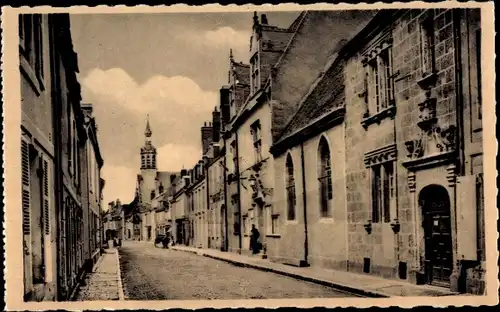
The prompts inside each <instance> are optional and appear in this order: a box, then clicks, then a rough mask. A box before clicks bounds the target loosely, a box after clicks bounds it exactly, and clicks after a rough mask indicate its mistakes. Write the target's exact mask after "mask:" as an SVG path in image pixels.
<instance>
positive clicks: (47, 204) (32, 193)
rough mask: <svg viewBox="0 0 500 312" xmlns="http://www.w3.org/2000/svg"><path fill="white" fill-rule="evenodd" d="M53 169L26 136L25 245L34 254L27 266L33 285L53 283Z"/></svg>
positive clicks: (23, 172) (23, 141)
mask: <svg viewBox="0 0 500 312" xmlns="http://www.w3.org/2000/svg"><path fill="white" fill-rule="evenodd" d="M51 168H52V166H51V163H50V162H49V159H48V158H47V157H45V156H44V155H43V154H41V153H40V152H39V151H37V150H36V149H35V147H34V146H33V145H32V144H31V142H30V139H29V138H27V137H25V136H22V137H21V177H22V179H21V180H22V189H21V191H22V212H23V234H24V237H23V245H24V248H25V250H26V251H27V252H28V255H30V259H26V260H27V261H26V262H25V263H26V264H28V265H31V270H30V273H31V282H32V283H33V284H39V283H45V282H51V281H52V273H53V272H52V244H51V224H50V212H51V207H52V201H51V198H52V197H51V196H52V192H51V183H52V174H51V173H52V172H51ZM27 272H28V271H25V274H26V273H27ZM26 277H27V276H26Z"/></svg>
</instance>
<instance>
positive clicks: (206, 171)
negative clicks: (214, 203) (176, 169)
mask: <svg viewBox="0 0 500 312" xmlns="http://www.w3.org/2000/svg"><path fill="white" fill-rule="evenodd" d="M208 163H209V159H208V158H207V163H206V164H205V166H204V167H205V168H203V169H204V170H205V181H206V182H205V184H206V185H207V187H206V189H207V211H206V213H205V220H206V222H205V223H206V229H207V230H206V231H204V232H205V233H206V234H207V241H206V242H207V248H208V245H209V244H208V242H210V235H209V228H210V224H209V220H210V216H209V215H210V192H209V187H210V179H209V178H208V177H209V175H208Z"/></svg>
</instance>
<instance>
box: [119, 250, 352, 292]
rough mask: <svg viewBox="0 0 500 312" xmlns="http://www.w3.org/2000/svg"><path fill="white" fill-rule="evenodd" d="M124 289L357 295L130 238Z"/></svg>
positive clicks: (123, 263) (124, 252) (123, 257)
mask: <svg viewBox="0 0 500 312" xmlns="http://www.w3.org/2000/svg"><path fill="white" fill-rule="evenodd" d="M119 252H120V263H121V267H122V277H123V287H124V291H125V296H126V297H127V299H130V300H154V299H158V300H166V299H176V300H184V299H187V300H193V299H275V298H328V297H330V298H331V297H352V296H353V295H352V294H346V293H343V292H340V291H337V290H335V289H332V288H330V287H325V286H321V285H316V284H312V283H309V282H303V281H298V280H295V279H293V278H289V277H284V276H279V275H276V274H273V273H267V272H262V271H257V270H254V269H249V268H241V267H236V266H233V265H231V264H228V263H225V262H222V261H218V260H214V259H210V258H206V257H201V256H198V255H195V254H191V253H189V252H182V251H174V250H170V249H168V250H166V249H162V248H154V247H153V244H152V243H143V242H124V244H123V247H122V248H120V251H119Z"/></svg>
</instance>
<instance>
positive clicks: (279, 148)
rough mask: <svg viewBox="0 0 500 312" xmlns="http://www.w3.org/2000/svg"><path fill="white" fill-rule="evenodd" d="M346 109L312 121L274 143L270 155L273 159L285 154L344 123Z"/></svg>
mask: <svg viewBox="0 0 500 312" xmlns="http://www.w3.org/2000/svg"><path fill="white" fill-rule="evenodd" d="M345 113H346V109H345V107H344V106H343V107H339V108H336V109H334V110H332V111H331V112H329V113H327V114H325V115H323V116H321V117H319V118H318V119H316V120H313V121H312V122H311V123H309V124H308V125H307V126H305V127H303V128H301V129H299V130H297V131H296V132H294V133H293V134H291V135H289V136H287V137H285V138H283V139H282V140H280V141H278V142H276V143H275V144H274V145H273V146H271V148H270V152H271V154H273V156H274V157H277V156H280V155H282V154H283V153H285V152H286V151H287V150H288V149H290V148H293V147H295V146H297V145H299V144H301V143H303V142H305V141H307V140H308V139H310V138H313V137H315V136H317V135H318V134H320V133H322V132H324V131H326V130H329V129H331V128H333V127H334V126H336V125H339V124H341V123H343V122H344V119H345Z"/></svg>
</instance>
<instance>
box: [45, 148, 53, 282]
mask: <svg viewBox="0 0 500 312" xmlns="http://www.w3.org/2000/svg"><path fill="white" fill-rule="evenodd" d="M51 169H52V168H51V166H50V164H49V161H48V160H47V158H45V157H44V158H43V225H44V233H45V235H44V249H45V250H44V256H45V257H44V258H45V282H46V283H50V282H52V275H53V273H52V235H51V226H50V210H51V195H52V192H50V189H51V178H52V176H51V173H52V172H51Z"/></svg>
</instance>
